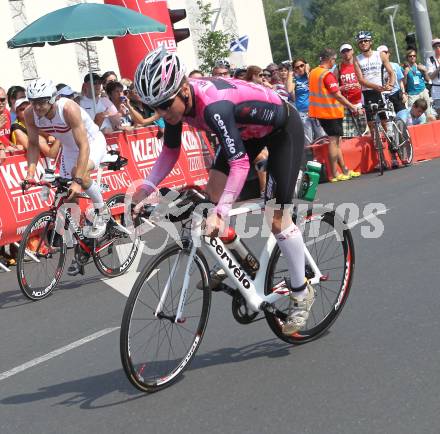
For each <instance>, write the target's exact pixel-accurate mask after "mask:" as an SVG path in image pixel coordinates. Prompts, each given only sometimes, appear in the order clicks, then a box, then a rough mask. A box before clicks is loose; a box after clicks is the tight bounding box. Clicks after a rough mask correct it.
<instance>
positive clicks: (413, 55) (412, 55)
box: [407, 54, 417, 59]
mask: <svg viewBox="0 0 440 434" xmlns="http://www.w3.org/2000/svg"><path fill="white" fill-rule="evenodd" d="M407 57H408V59H409V58H410V57H417V56H416V55H415V54H408V56H407Z"/></svg>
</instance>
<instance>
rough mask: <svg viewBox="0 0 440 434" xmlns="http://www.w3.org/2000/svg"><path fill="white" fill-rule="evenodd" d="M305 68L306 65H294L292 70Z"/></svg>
mask: <svg viewBox="0 0 440 434" xmlns="http://www.w3.org/2000/svg"><path fill="white" fill-rule="evenodd" d="M305 66H306V64H305V63H302V64H301V65H296V66H295V67H294V68H293V69H299V68H304V67H305Z"/></svg>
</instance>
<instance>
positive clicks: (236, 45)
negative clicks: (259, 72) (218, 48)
mask: <svg viewBox="0 0 440 434" xmlns="http://www.w3.org/2000/svg"><path fill="white" fill-rule="evenodd" d="M248 43H249V36H247V35H245V36H242V37H241V38H237V39H234V40H233V41H232V42H231V45H230V46H229V49H230V50H231V52H233V53H234V52H235V53H240V52H245V51H247V48H248Z"/></svg>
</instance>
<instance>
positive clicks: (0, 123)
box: [0, 87, 16, 267]
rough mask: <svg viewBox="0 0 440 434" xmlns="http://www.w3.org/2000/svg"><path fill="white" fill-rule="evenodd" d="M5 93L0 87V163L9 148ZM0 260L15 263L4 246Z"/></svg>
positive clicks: (9, 117) (10, 263)
mask: <svg viewBox="0 0 440 434" xmlns="http://www.w3.org/2000/svg"><path fill="white" fill-rule="evenodd" d="M6 100H7V95H6V92H5V90H4V89H3V88H2V87H0V164H1V163H2V162H3V161H4V160H5V158H6V153H5V150H10V149H11V142H10V140H9V139H10V134H11V115H10V113H9V110H8V109H7V108H6ZM0 260H1V261H2V263H4V264H5V265H7V266H8V267H9V266H11V265H15V264H16V260H15V258H14V257H13V254H7V253H6V250H5V246H1V247H0Z"/></svg>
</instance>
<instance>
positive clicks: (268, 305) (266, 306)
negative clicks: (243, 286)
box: [260, 301, 287, 321]
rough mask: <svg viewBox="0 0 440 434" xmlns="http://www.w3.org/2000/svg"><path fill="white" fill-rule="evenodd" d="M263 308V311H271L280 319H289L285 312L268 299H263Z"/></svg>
mask: <svg viewBox="0 0 440 434" xmlns="http://www.w3.org/2000/svg"><path fill="white" fill-rule="evenodd" d="M260 307H261V310H262V311H263V312H267V313H271V314H272V315H275V316H276V317H277V318H278V319H280V320H281V321H286V320H287V315H286V314H285V313H284V312H281V311H280V310H278V309H277V308H276V307H275V306H274V305H273V304H271V303H268V302H266V301H263V303H261V306H260Z"/></svg>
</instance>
